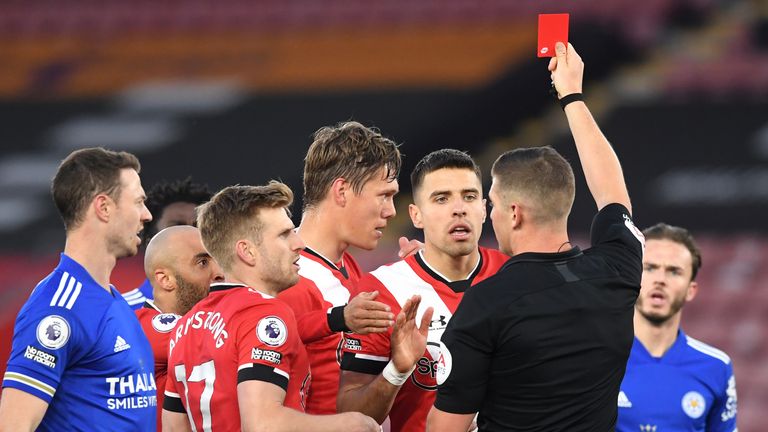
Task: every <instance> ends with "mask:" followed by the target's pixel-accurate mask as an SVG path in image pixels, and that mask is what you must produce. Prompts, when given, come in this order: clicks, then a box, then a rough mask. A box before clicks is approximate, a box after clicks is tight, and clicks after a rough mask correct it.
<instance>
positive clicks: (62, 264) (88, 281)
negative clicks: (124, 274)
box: [56, 252, 122, 298]
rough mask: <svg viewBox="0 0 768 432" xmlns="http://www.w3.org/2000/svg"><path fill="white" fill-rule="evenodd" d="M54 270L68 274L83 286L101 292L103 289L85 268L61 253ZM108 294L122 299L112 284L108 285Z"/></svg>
mask: <svg viewBox="0 0 768 432" xmlns="http://www.w3.org/2000/svg"><path fill="white" fill-rule="evenodd" d="M56 269H57V270H61V271H63V272H67V273H69V274H70V275H71V276H72V277H74V278H75V279H76V280H77V281H79V282H81V283H83V285H95V286H97V287H99V288H102V290H103V289H104V288H103V287H102V286H101V285H100V284H99V283H98V282H96V280H95V279H94V278H93V276H91V274H90V273H88V270H86V269H85V267H83V266H82V265H81V264H80V263H79V262H77V261H75V260H74V259H72V257H70V256H68V255H67V254H65V253H63V252H62V253H61V258H60V260H59V265H58V266H56ZM109 292H110V293H111V294H112V297H115V296H118V297H121V298H122V295H120V293H119V292H117V290H116V289H115V286H114V285H112V284H109Z"/></svg>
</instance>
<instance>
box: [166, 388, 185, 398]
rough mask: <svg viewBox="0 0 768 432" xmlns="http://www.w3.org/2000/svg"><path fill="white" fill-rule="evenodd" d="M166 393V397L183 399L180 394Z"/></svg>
mask: <svg viewBox="0 0 768 432" xmlns="http://www.w3.org/2000/svg"><path fill="white" fill-rule="evenodd" d="M164 393H165V395H166V396H167V397H172V398H176V399H181V396H179V394H178V393H174V392H171V391H168V390H166V391H165V392H164Z"/></svg>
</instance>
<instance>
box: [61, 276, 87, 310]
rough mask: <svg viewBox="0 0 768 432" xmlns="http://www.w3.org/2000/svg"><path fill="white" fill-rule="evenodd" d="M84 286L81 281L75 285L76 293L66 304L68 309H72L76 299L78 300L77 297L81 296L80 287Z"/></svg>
mask: <svg viewBox="0 0 768 432" xmlns="http://www.w3.org/2000/svg"><path fill="white" fill-rule="evenodd" d="M82 287H83V284H81V283H80V282H78V283H77V285H75V293H74V294H72V297H70V298H69V301H68V302H67V305H66V306H64V307H65V308H67V309H72V306H74V305H75V301H76V300H77V297H78V296H80V289H81V288H82Z"/></svg>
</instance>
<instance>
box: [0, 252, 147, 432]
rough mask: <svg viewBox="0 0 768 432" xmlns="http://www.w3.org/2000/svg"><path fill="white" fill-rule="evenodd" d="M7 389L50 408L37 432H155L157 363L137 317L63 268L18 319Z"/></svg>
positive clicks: (75, 269) (66, 263)
mask: <svg viewBox="0 0 768 432" xmlns="http://www.w3.org/2000/svg"><path fill="white" fill-rule="evenodd" d="M3 387H11V388H15V389H19V390H21V391H24V392H27V393H30V394H32V395H34V396H37V397H39V398H41V399H42V400H44V401H45V402H47V403H48V404H49V405H48V409H47V410H46V413H45V416H44V417H43V420H42V423H41V424H40V427H39V429H38V430H43V431H47V430H50V431H62V430H119V431H134V430H135V431H139V430H141V431H149V430H155V427H156V423H155V416H156V409H157V395H156V385H155V378H154V358H153V355H152V349H151V347H150V345H149V341H148V340H147V338H146V336H145V335H144V332H143V331H142V329H141V326H140V324H139V321H138V320H137V319H136V316H135V314H134V313H133V311H132V310H131V308H130V307H129V306H128V304H127V303H126V302H125V300H124V299H123V297H122V296H121V295H120V293H119V292H118V291H117V290H115V289H114V287H110V292H107V291H106V290H105V289H104V288H103V287H101V286H100V285H99V284H98V283H96V281H94V280H93V278H91V276H90V275H89V274H88V272H87V271H86V270H85V269H84V268H83V267H82V266H81V265H80V264H78V263H77V262H75V261H74V260H72V259H71V258H69V257H68V256H66V255H64V254H62V255H61V261H60V262H59V265H58V266H57V267H56V269H55V270H54V271H53V273H51V274H50V275H49V276H48V277H46V278H45V279H43V280H42V281H41V282H40V283H39V284H38V285H37V287H35V289H34V291H32V294H31V295H30V297H29V299H28V300H27V302H26V303H25V304H24V306H23V307H22V308H21V311H20V312H19V315H18V316H17V317H16V324H15V327H14V335H13V344H12V348H11V355H10V358H9V360H8V368H7V370H6V373H5V376H4V377H3Z"/></svg>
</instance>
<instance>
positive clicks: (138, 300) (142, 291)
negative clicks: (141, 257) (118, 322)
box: [123, 279, 155, 311]
mask: <svg viewBox="0 0 768 432" xmlns="http://www.w3.org/2000/svg"><path fill="white" fill-rule="evenodd" d="M123 298H124V299H125V301H127V302H128V306H130V307H131V309H133V310H135V311H137V310H139V309H141V308H142V307H144V302H145V301H147V300H154V298H155V297H154V293H153V292H152V284H151V283H149V279H144V282H142V283H141V285H140V286H139V287H137V288H134V289H132V290H130V291H128V292H125V293H123Z"/></svg>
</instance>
